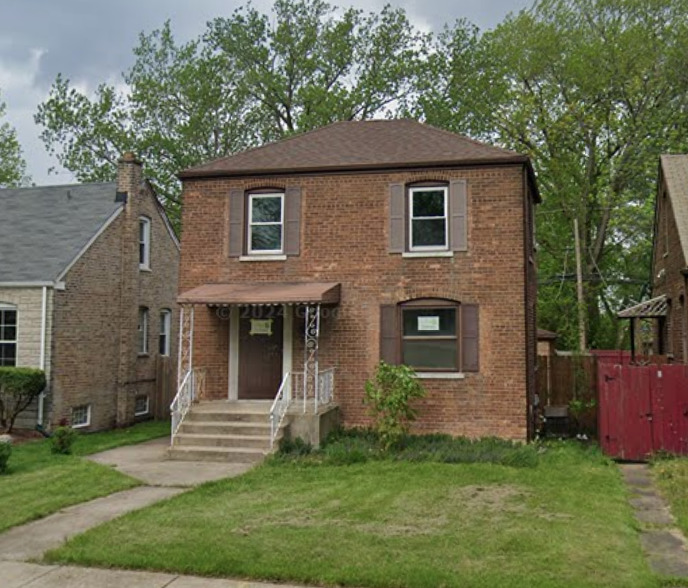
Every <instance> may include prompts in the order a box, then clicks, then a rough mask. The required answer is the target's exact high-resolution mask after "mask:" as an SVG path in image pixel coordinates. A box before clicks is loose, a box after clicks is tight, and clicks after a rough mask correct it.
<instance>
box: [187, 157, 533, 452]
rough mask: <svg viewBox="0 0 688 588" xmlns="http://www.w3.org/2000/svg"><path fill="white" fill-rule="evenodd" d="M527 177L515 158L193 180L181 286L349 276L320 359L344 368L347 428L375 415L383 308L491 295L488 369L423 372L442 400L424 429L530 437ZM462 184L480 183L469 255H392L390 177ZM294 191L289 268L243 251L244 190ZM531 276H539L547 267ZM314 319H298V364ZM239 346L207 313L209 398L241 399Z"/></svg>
mask: <svg viewBox="0 0 688 588" xmlns="http://www.w3.org/2000/svg"><path fill="white" fill-rule="evenodd" d="M524 174H525V170H524V168H523V167H522V166H518V165H514V166H489V167H476V168H469V169H455V170H442V171H427V172H423V171H404V172H394V173H370V174H341V175H335V174H330V175H327V174H323V175H311V176H306V177H298V176H292V177H284V176H281V177H272V178H261V179H234V180H230V179H207V180H191V181H186V182H185V185H184V217H183V227H184V228H183V236H182V243H183V246H182V250H183V251H182V264H181V274H180V290H181V291H184V290H188V289H190V288H192V287H195V286H198V285H200V284H203V283H222V282H236V281H305V280H313V281H327V282H340V283H341V284H342V298H341V303H340V305H339V307H338V309H337V313H336V317H330V318H325V319H324V321H323V335H322V338H321V355H320V360H321V366H322V367H329V366H330V365H334V366H335V367H336V369H337V373H336V374H337V375H336V384H335V386H336V399H337V402H338V403H339V404H340V406H341V409H342V414H343V418H344V422H345V424H346V425H362V424H365V423H366V422H368V420H367V419H368V417H367V414H366V410H365V407H364V406H363V404H362V398H363V387H364V383H365V381H366V379H367V378H369V377H370V376H371V375H372V374H373V372H374V369H375V366H376V364H377V362H378V360H379V312H380V305H381V304H389V303H396V302H401V301H405V300H409V299H412V298H417V297H446V298H452V299H455V300H458V301H461V302H466V303H469V302H470V303H477V304H479V305H480V371H479V372H478V373H467V374H465V379H463V380H423V384H424V385H425V388H426V390H427V392H428V395H427V398H425V399H424V400H423V401H422V402H421V403H420V417H419V420H418V423H417V426H416V428H417V430H418V431H443V432H447V433H451V434H455V435H469V436H473V437H477V436H485V435H499V436H502V437H509V438H516V439H523V438H525V437H526V435H527V412H528V408H527V394H528V386H529V382H532V379H533V375H534V372H533V369H534V368H533V367H532V366H534V358H535V322H534V321H535V316H534V302H535V294H534V289H533V288H534V282H533V284H531V287H530V288H527V287H526V268H525V267H524V266H527V267H529V268H530V265H529V264H530V262H529V261H528V260H529V258H530V256H531V255H532V247H531V245H530V244H529V245H528V246H527V248H526V247H525V246H524V244H525V242H526V241H528V240H529V239H530V238H531V237H530V236H529V235H528V227H529V226H531V227H532V221H530V220H529V216H530V214H531V212H530V209H529V207H528V206H524V187H525V186H526V185H527V184H526V182H525V179H524ZM454 178H465V179H466V180H468V215H469V231H468V243H469V245H468V251H467V252H459V253H455V254H454V257H453V258H418V259H409V258H402V256H401V255H399V254H390V253H388V251H387V247H388V234H387V233H388V214H389V210H388V207H389V184H390V183H393V182H402V183H408V182H413V181H421V180H441V181H446V180H449V179H454ZM292 185H298V186H300V187H301V189H302V223H301V253H300V255H299V256H295V257H289V258H288V259H287V261H277V262H242V261H239V260H238V259H236V258H229V257H228V256H227V252H228V228H227V223H228V215H229V209H228V194H229V190H230V188H235V187H236V188H240V189H250V188H257V187H266V186H270V187H286V186H292ZM524 233H525V234H524ZM529 272H530V275H531V276H533V277H534V266H532V268H531V269H529ZM527 297H530V298H531V299H530V300H529V301H526V298H527ZM300 326H301V322H299V321H296V329H297V330H296V334H295V338H296V346H295V362H297V361H299V358H300V353H299V349H300V347H301V344H300V338H301V336H302V334H301V333H302V331H301V329H300ZM527 327H528V328H527ZM227 340H228V333H227V321H220V320H219V319H217V317H216V316H215V314H214V312H212V311H209V310H206V309H205V308H202V307H199V309H198V312H197V314H196V332H195V341H194V363H195V365H196V366H197V367H206V368H207V370H208V392H209V394H210V395H211V396H215V397H218V398H224V397H226V395H227V378H228V377H227ZM531 348H532V349H531ZM529 364H530V366H529ZM295 365H298V363H295Z"/></svg>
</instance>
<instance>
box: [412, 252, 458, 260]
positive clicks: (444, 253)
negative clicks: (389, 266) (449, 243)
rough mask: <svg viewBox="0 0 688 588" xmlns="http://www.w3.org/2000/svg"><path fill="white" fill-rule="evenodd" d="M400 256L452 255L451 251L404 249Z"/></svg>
mask: <svg viewBox="0 0 688 588" xmlns="http://www.w3.org/2000/svg"><path fill="white" fill-rule="evenodd" d="M401 256H402V257H410V258H413V257H454V252H453V251H404V253H402V254H401Z"/></svg>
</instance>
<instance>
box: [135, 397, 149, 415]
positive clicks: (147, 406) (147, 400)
mask: <svg viewBox="0 0 688 588" xmlns="http://www.w3.org/2000/svg"><path fill="white" fill-rule="evenodd" d="M138 398H145V399H146V409H145V410H143V411H141V410H140V411H138V412H137V411H136V410H134V416H144V415H147V414H149V413H150V396H148V394H138V395H137V396H136V398H134V407H136V400H137V399H138Z"/></svg>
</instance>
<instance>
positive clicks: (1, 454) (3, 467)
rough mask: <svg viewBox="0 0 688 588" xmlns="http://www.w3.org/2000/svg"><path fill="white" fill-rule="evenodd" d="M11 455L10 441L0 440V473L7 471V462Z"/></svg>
mask: <svg viewBox="0 0 688 588" xmlns="http://www.w3.org/2000/svg"><path fill="white" fill-rule="evenodd" d="M11 455H12V442H11V441H0V474H4V473H5V472H6V471H7V462H8V461H9V459H10V456H11Z"/></svg>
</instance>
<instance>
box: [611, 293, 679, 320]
mask: <svg viewBox="0 0 688 588" xmlns="http://www.w3.org/2000/svg"><path fill="white" fill-rule="evenodd" d="M668 307H669V305H668V303H667V297H666V296H665V295H664V294H662V295H661V296H657V297H656V298H652V299H650V300H646V301H645V302H641V303H640V304H636V305H635V306H630V307H629V308H626V309H624V310H622V311H621V312H620V313H619V314H618V315H617V316H618V317H619V318H630V319H632V318H659V317H662V316H666V315H667V310H668Z"/></svg>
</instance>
